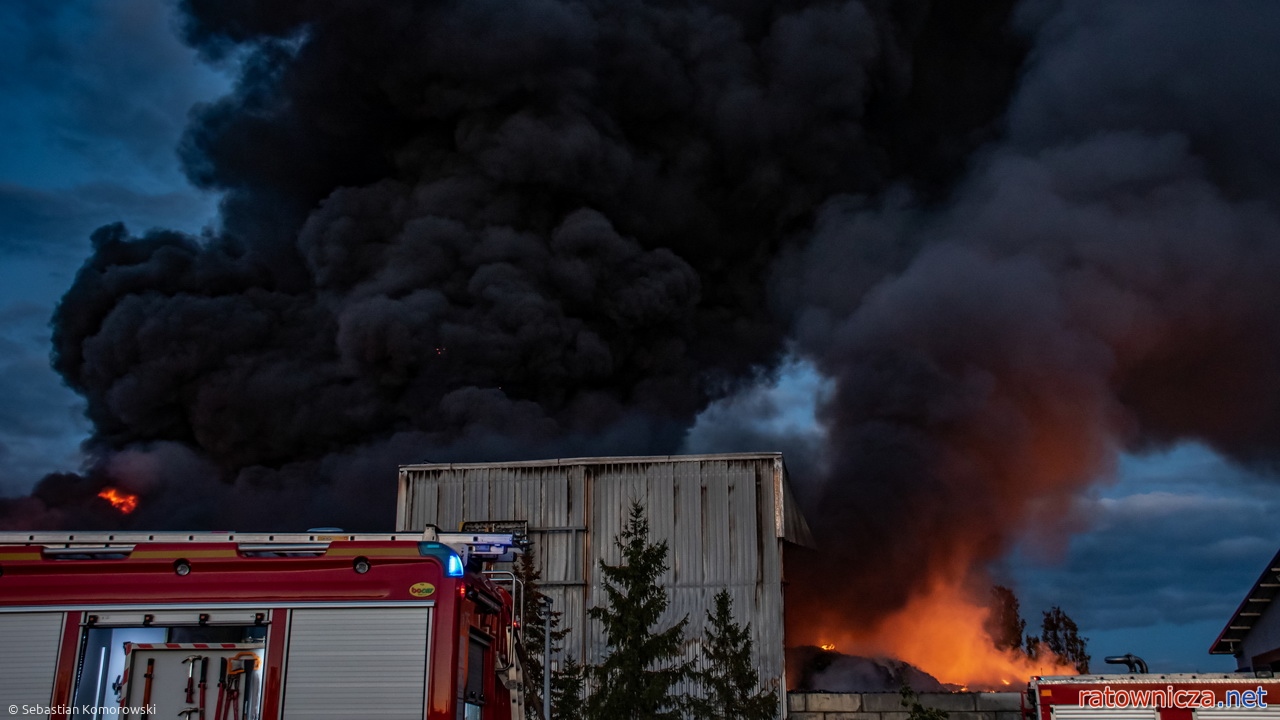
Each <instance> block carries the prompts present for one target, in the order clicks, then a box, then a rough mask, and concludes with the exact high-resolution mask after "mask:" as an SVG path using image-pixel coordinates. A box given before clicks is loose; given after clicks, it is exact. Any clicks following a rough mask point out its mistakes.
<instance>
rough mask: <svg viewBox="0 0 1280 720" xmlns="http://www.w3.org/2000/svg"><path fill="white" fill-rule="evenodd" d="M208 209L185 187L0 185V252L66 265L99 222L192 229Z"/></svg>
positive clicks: (204, 197)
mask: <svg viewBox="0 0 1280 720" xmlns="http://www.w3.org/2000/svg"><path fill="white" fill-rule="evenodd" d="M213 211H214V201H213V198H212V197H211V196H210V195H209V194H206V193H201V192H198V191H195V190H190V189H188V190H175V191H172V192H164V193H157V194H151V193H143V192H139V191H137V190H134V189H131V188H129V187H128V186H126V185H118V184H110V183H93V184H88V185H80V186H76V187H72V188H67V189H57V190H41V189H36V188H31V187H23V186H21V185H12V184H3V183H0V255H13V254H25V255H39V256H42V257H44V258H46V259H48V260H51V261H54V260H61V261H62V262H63V263H65V264H67V265H70V262H69V260H70V259H71V258H75V257H76V256H77V255H78V254H79V253H80V252H82V251H83V249H84V248H85V247H87V245H88V238H89V234H90V233H91V232H92V231H93V230H94V229H95V228H97V227H99V226H101V225H105V224H107V223H110V222H116V221H120V220H125V221H129V222H133V223H135V224H137V225H141V226H143V227H154V226H160V225H164V226H169V227H173V226H177V227H185V228H188V229H190V230H198V229H199V227H200V224H201V223H203V222H208V220H209V219H211V218H212V216H213Z"/></svg>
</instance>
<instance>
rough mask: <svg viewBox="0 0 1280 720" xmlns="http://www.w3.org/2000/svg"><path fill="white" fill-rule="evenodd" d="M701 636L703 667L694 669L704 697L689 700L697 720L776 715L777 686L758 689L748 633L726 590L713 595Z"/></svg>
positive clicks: (757, 718)
mask: <svg viewBox="0 0 1280 720" xmlns="http://www.w3.org/2000/svg"><path fill="white" fill-rule="evenodd" d="M707 620H708V622H710V627H708V628H707V633H706V635H705V636H704V637H703V640H702V656H703V658H704V659H705V660H706V667H707V669H706V670H703V671H701V672H698V673H696V676H697V678H698V680H699V681H701V683H702V690H703V693H704V697H702V698H694V699H691V700H690V701H689V705H690V708H691V709H692V710H693V713H694V717H697V718H698V719H699V720H772V718H774V717H777V715H778V690H777V688H773V689H770V690H768V691H765V690H761V689H760V687H759V685H760V674H759V673H758V672H757V671H756V668H755V662H754V660H752V658H751V655H752V650H753V644H752V641H751V633H750V632H748V630H747V628H744V627H742V626H741V625H738V623H736V622H734V619H733V598H732V597H730V595H729V591H728V590H721V591H720V592H719V593H717V594H716V597H715V612H708V613H707Z"/></svg>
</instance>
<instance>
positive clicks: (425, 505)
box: [397, 453, 808, 684]
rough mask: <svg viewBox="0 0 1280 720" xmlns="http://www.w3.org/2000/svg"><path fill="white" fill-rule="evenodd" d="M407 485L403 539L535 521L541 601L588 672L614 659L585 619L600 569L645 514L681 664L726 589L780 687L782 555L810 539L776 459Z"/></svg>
mask: <svg viewBox="0 0 1280 720" xmlns="http://www.w3.org/2000/svg"><path fill="white" fill-rule="evenodd" d="M400 476H401V477H400V483H401V488H400V508H399V511H400V512H399V516H398V519H397V525H398V529H399V530H401V531H418V530H421V529H422V527H423V526H424V525H426V524H434V525H437V526H439V527H440V528H442V529H445V530H452V529H455V528H457V526H458V524H459V523H461V522H463V521H480V520H526V521H528V523H529V530H530V536H531V540H532V541H533V544H534V547H535V549H536V551H537V552H538V560H539V563H540V566H541V569H542V572H543V591H544V592H545V593H546V594H547V595H549V596H550V597H551V598H552V599H553V600H554V602H555V606H554V607H555V609H556V610H560V611H563V612H564V613H565V614H564V623H565V624H566V626H568V627H569V628H570V634H569V636H568V637H567V638H566V647H567V649H568V652H569V653H572V654H573V655H574V656H575V657H577V658H578V659H579V660H585V661H586V662H589V663H591V662H597V661H599V660H600V659H601V658H602V657H603V654H604V652H605V650H606V647H605V643H604V638H603V637H602V633H601V632H600V630H599V628H598V627H594V626H596V625H598V623H595V622H594V621H590V620H589V619H588V618H587V615H586V610H587V608H590V607H592V606H594V605H597V604H599V603H601V602H603V600H602V598H603V591H602V588H601V585H600V572H599V562H600V559H601V558H604V560H605V561H606V562H609V563H616V562H618V560H619V552H618V550H617V548H616V547H615V545H614V538H615V537H616V536H617V535H618V533H619V532H620V531H621V530H622V528H623V525H624V523H625V520H626V515H627V512H628V510H629V508H630V506H631V504H632V502H633V501H634V502H639V503H641V504H642V505H644V506H645V508H646V510H647V514H648V519H649V524H650V529H651V535H652V539H653V540H655V541H662V540H665V541H666V542H667V543H668V546H669V550H670V552H669V555H668V565H669V567H668V570H667V572H666V573H665V574H664V575H663V576H662V577H661V578H660V582H661V584H662V585H663V586H664V587H665V588H666V589H667V591H668V596H669V597H670V600H671V605H670V607H669V609H668V611H667V613H666V615H665V616H664V617H663V618H662V620H661V627H663V628H665V627H669V626H670V625H671V624H674V623H675V622H677V621H678V620H679V619H680V618H683V617H685V616H688V618H689V626H688V631H687V633H686V637H687V638H689V640H690V642H688V643H687V644H686V646H685V657H686V658H687V659H690V660H693V661H695V662H698V661H700V659H701V652H700V646H699V643H698V639H699V638H700V637H701V635H702V632H703V629H704V626H705V624H706V614H707V611H708V610H710V609H712V606H713V602H712V600H713V598H714V596H715V594H716V593H717V592H719V591H720V590H721V589H727V590H728V591H729V593H730V594H731V595H732V596H733V601H734V613H735V615H736V617H737V619H738V621H739V622H741V623H743V624H745V625H748V626H749V627H750V629H751V633H752V639H753V643H754V646H755V660H756V667H757V668H758V669H759V670H760V674H761V677H762V680H763V681H766V682H767V681H770V680H776V681H777V682H778V683H779V684H781V683H782V682H784V680H783V677H784V674H783V657H784V655H783V645H784V641H783V608H782V548H781V543H782V539H783V537H784V536H787V535H788V533H789V532H797V529H798V531H802V533H803V534H805V535H807V532H808V529H807V526H806V525H805V524H804V521H803V518H800V517H799V516H798V514H797V511H796V510H795V509H794V507H791V505H792V503H790V498H789V492H788V491H787V490H786V489H785V486H786V478H785V468H784V466H783V463H782V456H781V455H780V454H778V453H750V454H747V453H742V454H728V455H702V456H671V457H656V458H579V459H573V460H550V461H538V462H516V463H483V464H433V465H412V466H405V467H403V468H401V471H400ZM789 528H790V529H789Z"/></svg>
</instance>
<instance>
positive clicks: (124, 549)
mask: <svg viewBox="0 0 1280 720" xmlns="http://www.w3.org/2000/svg"><path fill="white" fill-rule="evenodd" d="M388 541H404V542H408V541H413V542H437V543H440V544H442V545H446V546H448V547H449V548H450V549H452V550H453V551H454V552H456V553H458V555H459V556H460V557H461V559H462V562H463V565H464V566H465V565H466V564H467V563H468V562H469V561H471V560H473V559H474V560H476V561H479V562H511V561H513V560H514V559H515V556H516V555H517V554H519V553H520V552H521V549H520V547H519V542H518V541H517V538H516V536H515V535H513V534H512V533H469V532H440V530H439V529H438V528H436V527H434V526H427V528H426V529H425V530H424V531H423V532H421V533H385V534H381V533H343V532H323V533H319V532H310V533H237V532H84V533H56V532H40V533H22V532H0V545H10V546H12V545H22V546H39V547H40V548H41V553H42V554H43V555H44V556H45V557H48V558H55V559H56V558H76V557H95V556H124V555H128V554H129V553H130V552H132V551H133V549H134V548H135V547H136V546H138V545H139V544H143V543H166V544H167V543H235V544H236V547H237V549H238V550H239V551H240V552H241V553H243V554H245V555H261V556H267V557H277V556H305V555H322V554H324V552H325V551H326V550H327V549H328V548H329V545H330V544H331V543H333V542H388Z"/></svg>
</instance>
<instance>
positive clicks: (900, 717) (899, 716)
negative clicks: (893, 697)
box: [878, 710, 911, 720]
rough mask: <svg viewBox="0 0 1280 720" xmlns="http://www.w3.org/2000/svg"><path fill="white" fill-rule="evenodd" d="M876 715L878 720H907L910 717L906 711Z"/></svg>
mask: <svg viewBox="0 0 1280 720" xmlns="http://www.w3.org/2000/svg"><path fill="white" fill-rule="evenodd" d="M878 714H879V715H880V720H908V718H910V717H911V713H909V712H907V711H906V710H901V711H898V712H883V713H878Z"/></svg>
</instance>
